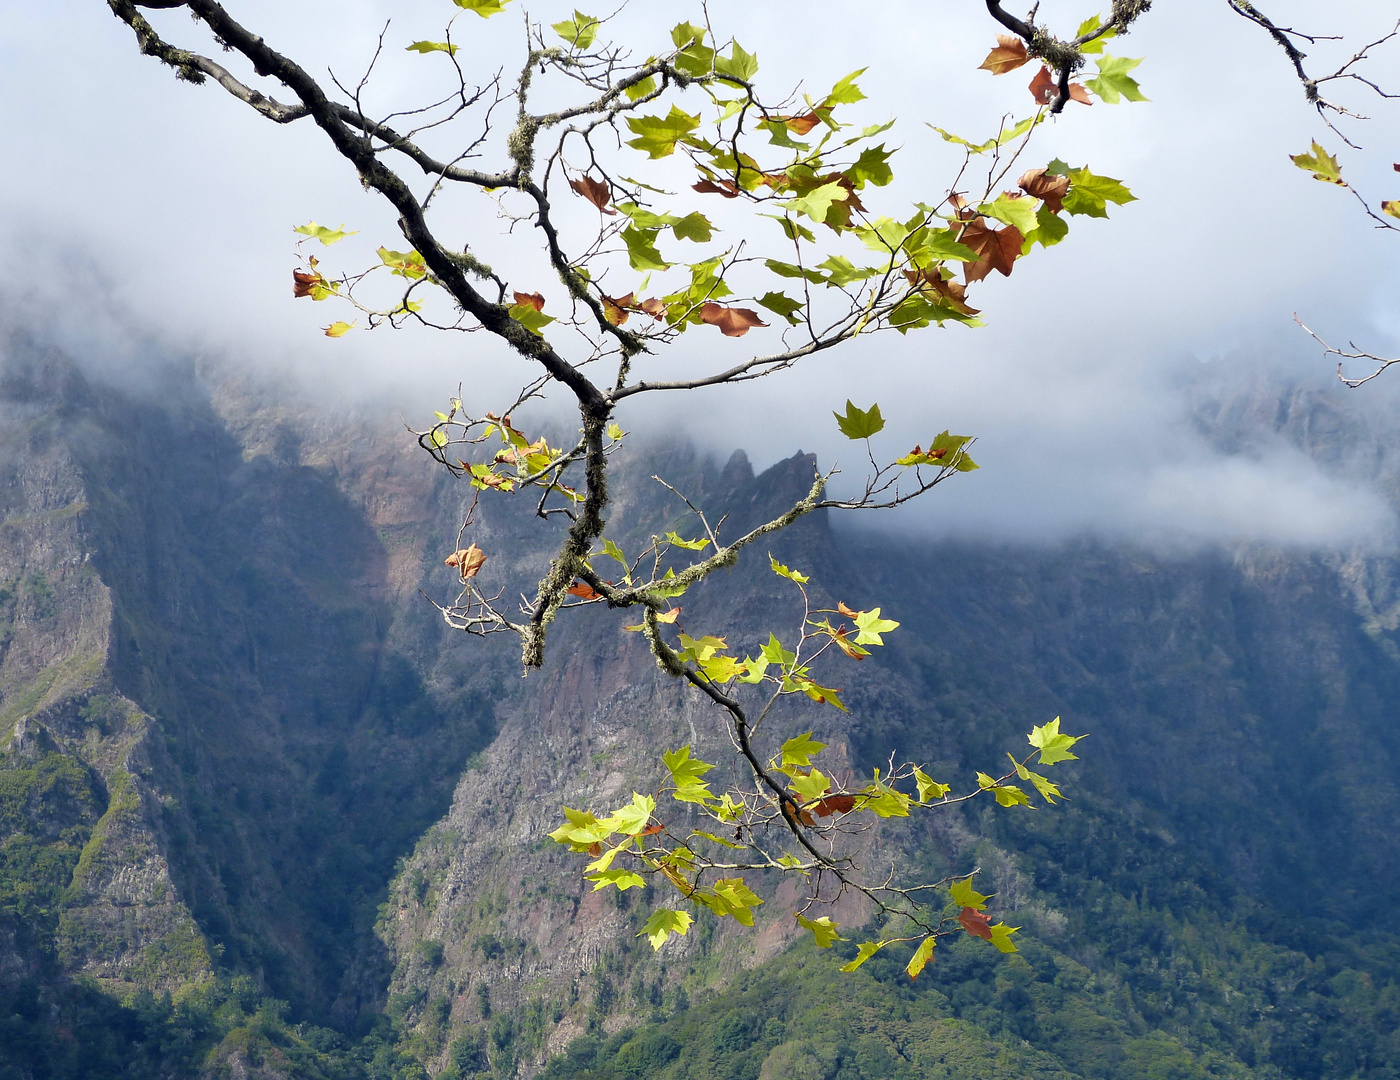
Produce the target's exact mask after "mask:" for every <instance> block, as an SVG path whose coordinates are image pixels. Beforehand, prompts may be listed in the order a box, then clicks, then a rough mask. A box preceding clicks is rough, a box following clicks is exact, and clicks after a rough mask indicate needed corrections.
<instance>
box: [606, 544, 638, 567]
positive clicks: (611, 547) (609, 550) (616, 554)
mask: <svg viewBox="0 0 1400 1080" xmlns="http://www.w3.org/2000/svg"><path fill="white" fill-rule="evenodd" d="M602 554H604V555H607V556H608V557H609V558H611V559H615V560H617V561H618V562H620V563H621V564H622V568H623V569H624V570H630V569H631V568H632V564H631V563H629V562H628V561H627V556H626V555H624V554H622V549H621V548H620V547H618V546H617V545H616V544H614V543H613V542H612V541H611V540H609V539H607V537H604V538H603V551H602Z"/></svg>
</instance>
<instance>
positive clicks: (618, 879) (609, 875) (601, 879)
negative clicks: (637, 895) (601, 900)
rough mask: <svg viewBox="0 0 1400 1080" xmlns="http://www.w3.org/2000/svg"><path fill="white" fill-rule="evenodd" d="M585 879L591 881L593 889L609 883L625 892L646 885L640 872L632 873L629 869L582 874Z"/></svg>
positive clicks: (604, 887)
mask: <svg viewBox="0 0 1400 1080" xmlns="http://www.w3.org/2000/svg"><path fill="white" fill-rule="evenodd" d="M584 880H585V881H591V882H593V891H594V892H597V891H598V890H599V889H606V888H607V887H608V886H609V885H615V886H616V887H617V890H618V891H619V892H626V891H627V890H628V889H634V888H642V887H644V886H645V885H646V879H645V878H643V877H642V875H641V874H634V873H633V872H632V871H631V870H623V869H621V868H618V869H616V870H600V871H598V873H596V874H586V875H584Z"/></svg>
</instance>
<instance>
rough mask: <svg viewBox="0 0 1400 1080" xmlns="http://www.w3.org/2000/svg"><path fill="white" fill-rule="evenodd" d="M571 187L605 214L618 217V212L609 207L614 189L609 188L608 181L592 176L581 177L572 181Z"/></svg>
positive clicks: (570, 182)
mask: <svg viewBox="0 0 1400 1080" xmlns="http://www.w3.org/2000/svg"><path fill="white" fill-rule="evenodd" d="M569 187H571V188H573V189H574V190H575V191H577V192H578V193H579V194H580V195H582V196H583V197H584V198H585V199H587V200H588V201H589V202H591V203H592V204H593V205H594V206H596V207H597V208H598V209H599V210H601V211H602V212H603V213H605V214H609V215H612V216H616V215H617V211H616V210H612V209H610V208H609V207H608V203H610V202H612V188H610V187H609V186H608V182H607V181H606V180H595V179H593V177H591V176H580V177H579V178H578V179H577V180H570V181H569Z"/></svg>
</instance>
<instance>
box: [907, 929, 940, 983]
mask: <svg viewBox="0 0 1400 1080" xmlns="http://www.w3.org/2000/svg"><path fill="white" fill-rule="evenodd" d="M937 944H938V941H937V940H936V939H935V938H934V937H933V936H932V935H930V936H929V937H926V938H924V940H923V941H921V942H919V947H918V948H917V949H915V950H914V955H913V956H911V957H910V958H909V963H908V964H907V965H905V968H904V970H905V972H906V973H907V974H908V975H909V978H910V979H911V980H913V979H917V978H918V977H919V973H920V972H921V971H923V970H924V968H925V967H926V966H927V965H928V962H929V960H931V959H932V958H933V949H934V946H935V945H937Z"/></svg>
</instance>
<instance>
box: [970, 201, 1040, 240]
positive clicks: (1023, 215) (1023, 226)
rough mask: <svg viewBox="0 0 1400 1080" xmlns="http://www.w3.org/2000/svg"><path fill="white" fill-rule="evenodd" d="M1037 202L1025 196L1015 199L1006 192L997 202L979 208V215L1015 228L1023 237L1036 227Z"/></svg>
mask: <svg viewBox="0 0 1400 1080" xmlns="http://www.w3.org/2000/svg"><path fill="white" fill-rule="evenodd" d="M1035 210H1036V200H1035V199H1028V198H1026V197H1024V196H1021V197H1019V198H1013V197H1012V196H1010V195H1007V194H1005V193H1004V192H1003V193H1002V194H1001V195H998V196H997V197H996V199H995V200H993V201H992V202H989V203H983V204H982V205H981V206H979V207H978V208H977V212H978V213H979V214H986V215H987V216H988V217H989V218H995V219H996V220H997V221H1000V222H1003V223H1004V224H1007V225H1011V226H1013V227H1015V228H1016V229H1017V230H1018V231H1019V232H1020V233H1021V234H1022V235H1023V236H1024V235H1025V234H1026V233H1028V232H1030V231H1031V230H1032V229H1034V228H1035V226H1036V220H1035Z"/></svg>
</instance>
